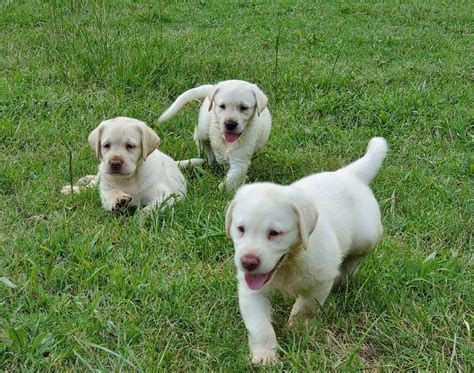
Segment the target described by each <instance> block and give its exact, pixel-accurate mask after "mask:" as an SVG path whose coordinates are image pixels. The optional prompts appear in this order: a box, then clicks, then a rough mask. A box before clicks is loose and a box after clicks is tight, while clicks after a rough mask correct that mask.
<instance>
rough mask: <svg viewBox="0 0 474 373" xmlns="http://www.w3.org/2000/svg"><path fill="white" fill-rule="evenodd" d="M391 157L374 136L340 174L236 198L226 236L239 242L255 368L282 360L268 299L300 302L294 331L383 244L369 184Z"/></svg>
mask: <svg viewBox="0 0 474 373" xmlns="http://www.w3.org/2000/svg"><path fill="white" fill-rule="evenodd" d="M387 150H388V148H387V143H386V141H385V139H383V138H381V137H376V138H373V139H372V140H370V142H369V146H368V148H367V152H366V154H365V155H364V156H363V157H362V158H360V159H359V160H357V161H355V162H354V163H352V164H350V165H348V166H346V167H344V168H341V169H339V170H337V171H335V172H323V173H319V174H315V175H311V176H307V177H305V178H303V179H301V180H299V181H297V182H295V183H293V184H291V185H289V186H282V185H276V184H271V183H255V184H250V185H245V186H243V187H241V188H240V189H239V190H238V191H237V193H236V195H235V198H234V199H233V201H232V202H231V203H230V205H229V207H228V209H227V213H226V231H227V235H228V236H229V237H230V238H232V240H233V242H234V247H235V265H236V266H237V272H238V275H237V277H238V292H239V305H240V311H241V314H242V317H243V320H244V323H245V326H246V328H247V330H248V333H249V346H250V351H251V354H252V361H253V362H254V363H255V364H268V363H273V362H276V361H277V360H278V352H277V349H278V344H277V339H276V336H275V332H274V330H273V327H272V323H271V306H270V302H269V300H268V296H269V295H271V294H272V293H274V292H280V293H282V294H284V295H289V296H293V297H296V302H295V304H294V306H293V308H292V310H291V313H290V317H289V320H288V324H289V325H288V326H290V327H291V326H292V325H293V324H294V321H295V317H296V316H297V315H298V314H303V315H305V316H307V317H311V316H313V315H314V314H315V313H316V312H317V311H318V309H319V307H320V306H322V305H323V304H324V301H325V300H326V297H327V296H328V294H329V292H330V290H331V289H332V288H333V286H336V285H342V284H344V283H345V282H346V281H347V280H348V278H350V277H351V276H352V275H353V274H355V272H356V270H357V267H358V265H359V263H360V262H361V261H362V260H363V259H364V258H365V256H366V255H367V254H368V253H369V252H370V251H371V250H372V249H373V248H374V246H375V245H376V244H377V242H378V241H379V239H380V237H381V235H382V223H381V220H380V210H379V206H378V203H377V201H376V199H375V197H374V194H373V193H372V191H371V189H370V188H369V183H370V181H371V180H372V179H373V178H374V177H375V175H376V174H377V172H378V170H379V168H380V167H381V165H382V161H383V159H384V158H385V156H386V154H387Z"/></svg>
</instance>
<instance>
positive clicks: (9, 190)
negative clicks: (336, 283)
mask: <svg viewBox="0 0 474 373" xmlns="http://www.w3.org/2000/svg"><path fill="white" fill-rule="evenodd" d="M473 11H474V7H473V5H472V2H467V1H452V2H441V1H421V0H416V1H412V2H398V1H384V2H375V1H353V2H348V1H318V2H315V1H309V0H308V1H289V0H288V1H270V0H268V1H263V0H262V1H260V0H255V1H244V0H240V1H219V0H209V1H207V0H202V1H161V2H158V1H146V0H144V1H128V0H121V1H106V0H103V1H99V0H97V1H75V0H67V1H62V0H61V1H59V0H56V1H34V0H31V1H17V0H10V1H2V2H1V5H0V48H1V49H0V68H1V77H0V277H1V281H0V370H7V371H12V370H89V369H90V370H92V369H98V370H131V369H133V370H159V369H160V368H161V369H169V370H178V371H196V370H204V371H241V370H245V369H252V366H251V364H250V361H249V352H248V347H247V335H246V331H245V328H244V325H243V323H242V321H241V318H240V316H239V313H238V308H237V299H236V280H235V268H234V265H233V259H232V254H233V249H232V245H231V242H230V240H228V239H227V238H226V237H225V236H224V232H223V228H224V227H223V224H224V209H225V207H226V205H227V203H228V201H229V200H230V199H231V197H232V195H231V194H230V193H226V192H222V191H220V190H219V189H218V183H219V181H220V180H222V178H223V176H224V174H225V170H223V169H220V168H218V167H215V168H209V167H203V168H197V169H195V170H193V171H189V172H187V174H186V176H187V179H188V181H189V196H188V198H187V199H186V200H185V201H183V202H181V203H179V204H178V205H176V206H175V208H174V209H170V210H167V211H165V212H164V213H162V214H160V215H157V214H155V215H152V216H150V217H148V218H147V219H146V220H145V221H144V222H140V220H139V219H137V217H121V216H115V215H113V214H109V213H106V212H105V211H103V210H102V209H101V205H100V200H99V196H98V194H97V191H95V190H89V191H87V192H85V193H84V194H81V195H79V196H69V197H64V196H61V195H60V194H59V190H60V189H61V187H62V186H63V185H64V184H65V183H67V182H68V180H69V179H70V177H71V176H72V178H73V179H74V180H76V179H77V178H78V177H79V176H81V175H84V174H90V173H93V172H94V170H95V168H96V160H95V157H94V155H93V153H92V151H91V150H90V149H89V147H88V145H87V141H86V139H87V135H88V133H89V132H90V131H91V130H92V129H93V128H94V127H95V126H97V124H98V123H99V122H100V121H101V120H103V119H106V118H111V117H114V116H119V115H126V116H132V117H136V118H138V119H141V120H144V121H146V122H147V123H149V124H150V125H153V126H154V127H155V129H156V130H157V132H158V133H159V135H160V136H161V137H162V140H163V144H162V147H161V149H162V150H163V151H164V152H166V153H168V154H170V155H171V156H172V157H174V158H176V159H181V158H189V157H191V156H195V155H196V149H195V146H194V143H193V141H192V131H193V126H194V123H195V122H196V119H197V105H194V106H193V105H191V106H190V107H188V108H186V109H185V110H184V111H183V112H181V113H180V114H179V115H178V116H177V117H176V118H175V119H173V120H172V121H170V122H168V123H166V124H165V125H163V126H161V127H159V128H157V126H156V119H157V118H158V116H159V114H160V113H161V112H162V111H163V110H164V109H165V108H166V107H167V105H169V104H170V102H171V101H172V100H173V99H174V98H175V97H176V96H177V95H178V94H179V93H181V92H182V91H184V90H186V89H188V88H190V87H193V86H195V85H198V84H202V83H209V82H217V81H219V80H225V79H230V78H238V79H245V80H249V81H252V82H255V83H257V84H259V85H260V87H261V88H262V89H263V90H264V92H266V93H267V95H268V96H269V99H270V101H269V107H270V110H271V112H272V114H273V118H274V125H273V132H272V134H271V136H270V141H269V143H268V145H267V146H266V148H265V149H264V151H263V152H262V153H261V154H259V155H258V156H257V157H256V158H255V159H254V161H253V163H252V166H251V169H250V172H249V178H248V179H249V181H274V182H278V183H290V182H292V181H293V180H295V179H297V178H300V177H302V176H303V175H307V174H309V173H313V172H318V171H321V170H332V169H335V168H337V167H339V166H341V165H343V164H345V163H347V162H349V161H351V160H353V159H355V158H357V157H359V156H361V155H362V154H363V152H364V150H365V147H366V145H367V142H368V140H369V139H370V137H372V136H375V135H378V136H385V137H386V138H387V140H388V142H389V144H390V147H391V151H390V154H389V157H388V158H387V159H386V163H385V165H384V167H383V169H382V171H381V173H380V174H379V175H378V177H377V178H376V180H375V182H374V185H373V187H374V191H375V193H376V195H377V197H378V200H379V201H380V204H381V208H382V214H383V221H384V226H385V236H384V240H383V241H382V242H381V243H380V245H379V246H378V247H377V248H376V250H375V251H374V252H373V253H372V254H371V255H370V257H369V258H368V259H367V260H366V261H365V262H364V264H363V266H362V267H361V270H360V272H359V274H358V275H357V277H356V278H355V279H354V281H353V282H352V283H351V284H350V285H349V286H348V287H347V288H346V289H344V290H343V291H340V292H337V293H333V294H331V295H330V296H329V298H328V301H327V303H326V305H325V307H324V312H323V313H321V314H320V315H318V316H317V317H316V319H315V320H314V321H313V322H312V323H311V325H310V326H309V327H305V326H304V325H303V323H301V324H300V325H298V327H297V328H296V329H295V330H293V331H288V330H286V329H284V321H285V318H286V317H287V316H288V314H289V310H290V307H291V300H289V299H283V298H278V297H277V298H275V299H274V302H273V303H274V305H275V310H274V312H275V314H274V325H275V330H276V332H277V336H278V339H279V342H280V345H281V355H282V360H283V368H284V369H285V370H289V371H303V370H308V371H311V370H313V371H314V370H321V371H324V370H360V369H363V368H365V369H370V370H378V369H381V370H429V371H440V372H441V371H447V370H453V371H456V370H458V371H466V372H467V371H470V370H472V368H473V362H474V355H473V344H472V335H471V328H473V327H474V320H473V309H474V300H473V290H472V288H473V267H472V264H473V260H472V229H473V226H474V222H473V212H474V211H473V201H474V199H473V172H474V170H473V167H474V166H473V164H474V160H473V150H474V149H473V135H474V123H473V91H472V80H473V64H472V62H473V60H472V51H473V49H472V45H473V44H472V42H473V38H472V33H471V32H472V21H473V17H472V14H473ZM70 157H71V159H72V175H70V172H69V160H70Z"/></svg>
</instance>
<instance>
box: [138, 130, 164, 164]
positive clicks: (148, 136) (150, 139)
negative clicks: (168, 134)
mask: <svg viewBox="0 0 474 373" xmlns="http://www.w3.org/2000/svg"><path fill="white" fill-rule="evenodd" d="M140 131H141V133H142V158H143V160H146V157H148V156H149V155H150V154H151V152H153V151H154V150H155V149H156V148H157V147H158V146H159V145H160V142H161V139H160V137H159V136H158V135H157V134H156V132H155V131H153V130H152V129H151V128H150V127H148V126H147V125H143V126H141V128H140Z"/></svg>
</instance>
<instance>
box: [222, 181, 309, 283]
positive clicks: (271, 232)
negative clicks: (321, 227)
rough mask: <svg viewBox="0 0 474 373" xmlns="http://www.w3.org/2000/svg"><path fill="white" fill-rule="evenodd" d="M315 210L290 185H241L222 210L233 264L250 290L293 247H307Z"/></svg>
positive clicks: (267, 278) (268, 275) (269, 274)
mask: <svg viewBox="0 0 474 373" xmlns="http://www.w3.org/2000/svg"><path fill="white" fill-rule="evenodd" d="M317 217H318V213H317V210H316V207H315V206H314V204H313V202H312V201H311V199H309V198H308V197H306V196H305V195H304V194H303V193H302V192H301V191H297V190H295V189H293V188H292V187H288V186H281V185H276V184H271V183H256V184H250V185H245V186H243V187H241V188H240V189H239V190H238V192H237V194H236V195H235V198H234V199H233V201H232V202H231V203H230V205H229V207H228V209H227V213H226V231H227V235H228V236H229V237H230V238H231V239H232V241H233V242H234V248H235V257H234V260H235V265H236V266H237V269H238V270H239V271H242V272H243V273H244V278H245V281H246V283H247V285H248V287H249V288H250V289H252V290H258V289H260V288H262V287H263V286H264V285H265V284H266V283H268V282H269V281H270V280H271V278H272V276H273V275H274V273H275V272H276V271H278V268H279V266H280V265H281V263H283V262H284V261H285V260H286V258H287V256H288V254H289V253H290V252H291V251H292V249H293V248H295V247H297V246H300V245H302V246H303V247H305V248H306V247H307V245H308V239H309V236H310V235H311V233H312V232H313V230H314V229H315V227H316V221H317Z"/></svg>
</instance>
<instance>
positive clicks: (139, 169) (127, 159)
mask: <svg viewBox="0 0 474 373" xmlns="http://www.w3.org/2000/svg"><path fill="white" fill-rule="evenodd" d="M89 144H90V146H91V148H92V149H93V150H94V151H95V153H96V155H97V157H98V158H99V159H100V160H101V162H100V165H99V171H98V174H97V175H88V176H85V177H83V178H81V179H80V180H79V184H82V185H76V186H73V188H72V190H71V186H70V185H66V186H65V187H64V188H63V189H62V191H61V193H62V194H69V193H71V192H79V191H80V190H81V188H84V187H91V186H95V185H96V184H97V183H99V190H100V196H101V199H102V206H103V207H104V209H105V210H107V211H114V212H117V211H121V210H132V211H134V210H135V209H136V207H137V206H140V207H142V211H143V212H148V211H150V210H152V209H153V208H154V207H156V206H159V205H161V204H163V203H166V204H168V205H171V204H173V203H174V202H175V201H179V200H180V199H182V198H183V197H184V196H185V195H186V180H185V178H184V176H183V174H182V173H181V171H180V169H179V167H178V163H180V165H181V166H182V167H184V166H187V165H190V164H192V165H195V164H202V163H203V161H204V160H199V159H190V160H185V161H180V162H175V161H174V160H173V159H172V158H170V157H169V156H167V155H166V154H164V153H162V152H160V151H159V150H158V149H157V147H158V145H159V144H160V138H159V137H158V135H157V134H156V133H155V132H154V131H153V130H152V129H151V128H150V127H148V126H147V125H146V124H145V123H144V122H142V121H139V120H137V119H133V118H127V117H117V118H114V119H109V120H106V121H103V122H102V123H101V124H100V125H99V126H98V127H97V128H96V129H94V130H93V131H92V132H91V133H90V135H89Z"/></svg>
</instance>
